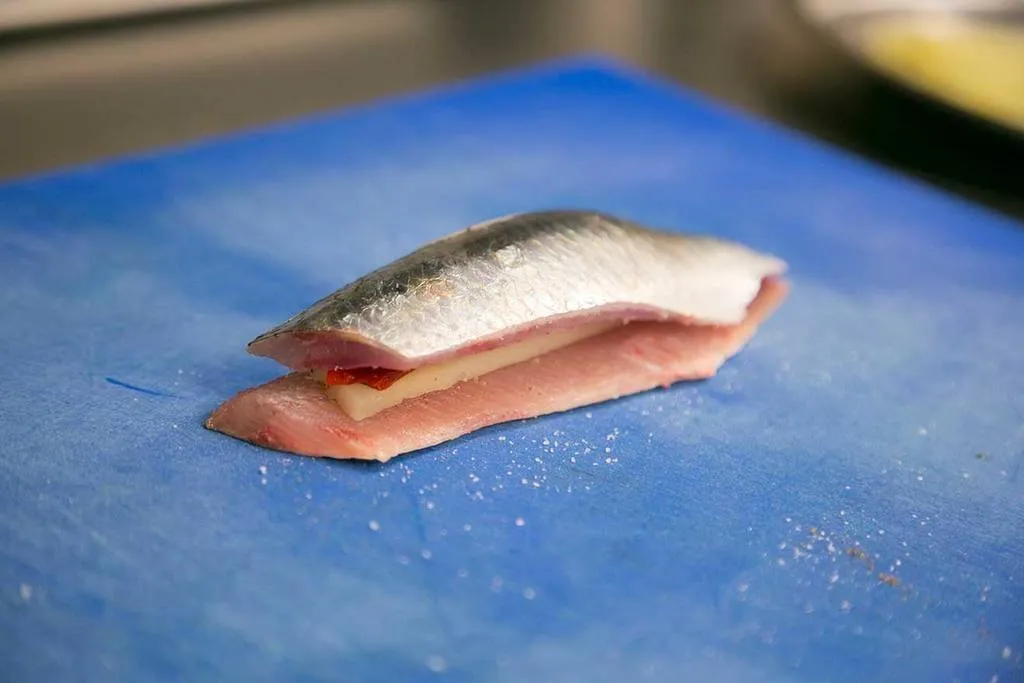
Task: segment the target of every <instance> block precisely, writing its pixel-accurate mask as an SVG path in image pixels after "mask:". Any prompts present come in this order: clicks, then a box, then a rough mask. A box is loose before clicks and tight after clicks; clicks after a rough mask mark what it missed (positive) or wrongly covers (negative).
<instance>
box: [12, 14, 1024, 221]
mask: <svg viewBox="0 0 1024 683" xmlns="http://www.w3.org/2000/svg"><path fill="white" fill-rule="evenodd" d="M908 9H912V10H915V11H916V12H918V13H920V12H925V13H927V15H928V16H927V18H928V23H927V26H926V25H925V24H923V23H921V22H917V23H916V24H914V23H911V24H907V23H906V22H905V20H906V19H907V18H908V12H907V10H908ZM979 16H980V17H982V18H985V19H986V20H987V23H986V24H985V26H986V27H987V28H986V29H985V30H984V31H982V30H981V29H980V28H978V26H980V25H976V24H973V23H970V24H969V23H967V21H966V20H967V19H970V18H972V17H979ZM911 18H913V17H911ZM936 18H938V19H936ZM880 19H887V20H890V19H899V20H901V21H904V24H902V25H900V24H894V23H893V22H892V21H888V22H887V23H886V22H881V21H880ZM883 24H884V26H885V27H886V28H885V31H875V30H874V29H875V28H876V27H878V26H882V25H883ZM922 26H925V28H922ZM965 27H967V28H965ZM1022 27H1024V0H976V1H974V2H964V1H955V0H944V1H943V0H918V1H917V2H911V1H910V0H903V1H902V2H896V1H895V0H888V1H886V0H870V1H869V0H848V1H846V2H840V1H838V0H803V1H801V0H330V1H327V0H0V180H2V179H8V178H15V177H19V176H24V175H28V174H36V173H41V172H46V171H50V170H53V169H57V168H60V167H64V166H68V165H74V164H80V163H84V162H91V161H95V160H98V159H104V158H108V157H111V156H116V155H121V154H126V153H132V152H136V151H140V150H147V149H151V148H156V147H166V146H172V145H175V144H179V143H185V142H191V141H195V140H201V139H204V138H207V137H210V136H214V135H218V134H223V133H229V132H233V131H237V130H241V129H246V128H251V127H254V126H258V125H261V124H266V123H272V122H277V121H281V120H286V119H288V118H291V117H295V116H301V115H307V114H312V113H317V112H322V111H325V110H329V109H333V108H337V107H342V106H345V105H351V104H355V103H362V102H367V101H369V100H372V99H374V98H379V97H382V96H387V95H393V94H399V93H404V92H409V91H412V90H419V89H424V88H428V87H431V86H434V85H438V84H443V83H446V82H451V81H453V80H457V79H463V78H467V77H471V76H476V75H480V74H484V73H487V72H490V71H493V70H498V69H507V68H512V67H517V66H524V65H528V64H531V63H535V62H538V61H542V60H545V59H549V58H553V57H559V56H566V55H573V54H579V53H595V52H599V53H605V54H607V55H610V56H612V57H616V58H619V59H622V60H625V61H627V62H630V63H632V64H635V65H637V66H640V67H642V68H645V69H649V70H652V71H654V72H656V73H658V74H660V75H662V76H664V77H667V78H669V79H671V80H674V81H676V82H678V83H680V84H683V85H686V86H689V87H691V88H694V89H696V90H698V91H701V92H703V93H705V94H706V95H707V96H709V97H712V98H714V99H716V100H718V101H720V102H722V103H725V104H726V105H728V106H731V107H734V108H737V109H740V110H745V111H747V112H750V113H752V114H754V115H757V116H760V117H763V118H767V119H770V120H774V121H776V122H779V123H781V124H783V125H786V126H789V127H792V128H795V129H798V130H800V131H803V132H804V133H806V134H809V135H811V136H814V137H817V138H819V139H821V140H824V141H826V142H828V143H830V144H833V145H838V146H841V147H844V148H846V149H849V150H851V151H853V152H855V153H857V154H860V155H862V156H866V157H868V158H871V159H873V160H875V161H877V162H879V163H882V164H885V165H888V166H890V167H893V168H896V169H899V170H900V171H902V172H905V173H909V174H912V175H914V176H917V177H919V178H921V179H923V180H925V181H927V182H929V183H932V184H935V185H938V186H940V187H943V188H946V189H947V190H950V191H953V192H956V193H958V194H961V195H963V196H966V197H968V198H970V199H973V200H975V201H978V202H982V203H984V204H986V205H987V206H989V207H991V208H993V209H996V210H998V211H1001V212H1004V213H1008V214H1010V215H1013V216H1016V217H1018V218H1024V117H1022V114H1021V111H1022V110H1021V107H1022V106H1024V105H1022V103H1024V52H1022V39H1021V35H1022V33H1021V29H1022ZM983 28H984V27H983ZM869 29H870V30H869ZM968 29H969V30H968ZM887 75H888V76H892V78H889V77H887Z"/></svg>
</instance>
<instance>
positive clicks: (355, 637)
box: [0, 61, 1024, 683]
mask: <svg viewBox="0 0 1024 683" xmlns="http://www.w3.org/2000/svg"><path fill="white" fill-rule="evenodd" d="M567 205H574V206H583V207H594V208H599V209H603V210H607V211H612V212H617V213H621V214H624V215H627V216H630V217H632V218H635V219H638V220H641V221H647V222H650V223H654V224H658V225H663V226H667V227H677V228H680V229H682V228H693V229H696V230H700V231H707V232H713V233H717V234H720V235H725V236H728V237H732V238H737V239H740V240H742V241H745V242H747V243H750V244H752V245H754V246H756V247H758V248H762V249H765V250H768V251H771V252H774V253H777V254H779V255H781V256H783V257H784V258H786V259H787V260H788V261H789V262H790V264H791V266H792V281H793V283H794V291H793V293H792V295H791V297H790V299H789V300H788V301H787V303H786V304H785V306H784V307H783V309H782V310H781V311H780V312H779V313H778V314H777V315H776V317H774V318H773V319H772V320H771V321H770V322H769V323H768V324H767V325H766V326H764V328H763V329H762V330H761V332H760V334H759V335H758V336H757V337H756V338H755V340H754V341H753V342H752V343H751V344H750V346H749V347H748V348H747V349H746V350H745V351H744V352H743V353H742V354H741V355H740V356H738V357H737V358H735V359H734V360H733V361H732V362H731V363H729V364H728V365H727V367H725V368H724V369H723V370H722V372H721V373H720V375H719V376H718V377H716V378H714V379H713V380H711V381H708V382H704V383H698V384H690V385H681V386H677V387H675V388H673V389H671V390H668V391H660V390H659V391H655V392H651V393H648V394H644V395H639V396H634V397H631V398H628V399H625V400H620V401H616V402H612V403H608V404H603V405H600V406H595V407H593V408H590V409H586V410H579V411H576V412H574V413H571V414H566V415H561V416H554V417H549V418H544V419H540V420H535V421H530V422H525V423H516V424H511V425H505V426H500V427H494V428H491V429H487V430H484V431H482V432H479V433H477V434H475V435H472V436H470V437H468V438H464V439H461V440H459V441H457V442H455V443H452V444H449V445H447V446H444V447H440V448H436V449H432V450H429V451H426V452H423V453H422V454H416V455H413V456H408V457H404V458H400V459H397V460H395V461H392V462H391V463H389V464H386V465H383V466H381V465H367V464H352V463H343V462H332V461H318V460H312V459H303V458H298V457H288V456H285V455H282V454H277V453H272V452H269V451H264V450H260V449H257V448H254V447H251V446H248V445H246V444H243V443H240V442H237V441H234V440H231V439H229V438H227V437H224V436H222V435H219V434H214V433H211V432H208V431H205V430H203V429H202V428H201V426H200V423H201V420H202V418H203V417H204V416H205V415H206V413H207V412H208V411H209V410H211V409H212V408H213V407H214V406H216V405H217V404H218V403H219V402H220V401H222V400H224V399H225V398H227V397H228V396H230V395H231V394H232V393H234V392H235V391H237V390H240V389H242V388H244V387H247V386H249V385H252V384H254V383H257V382H260V381H263V380H265V379H268V378H270V377H272V376H274V375H276V374H278V373H279V369H278V367H277V366H275V365H274V364H273V363H271V362H269V361H265V360H262V359H256V358H252V357H248V356H246V355H245V353H244V344H245V342H246V341H248V340H249V339H250V338H251V337H253V336H254V335H255V334H256V333H258V332H260V331H262V330H263V329H265V328H267V327H269V326H270V325H272V324H274V323H276V322H278V321H280V320H281V319H283V318H284V317H286V316H287V315H289V314H291V313H292V312H294V311H296V310H298V309H300V308H303V307H305V306H306V305H307V304H309V303H310V302H312V301H313V300H314V299H315V298H317V297H319V296H321V295H322V294H324V293H326V292H327V291H330V290H332V289H333V288H335V287H337V286H338V285H340V284H342V283H343V282H345V281H347V280H349V279H351V278H353V277H355V276H357V275H360V274H362V273H363V272H365V271H367V270H368V269H370V268H372V267H375V266H378V265H381V264H383V263H384V262H386V261H389V260H391V259H392V258H394V257H397V256H399V255H401V254H403V253H405V252H407V251H409V250H410V249H412V248H415V247H416V246H418V245H419V244H420V243H422V242H423V241H425V240H427V239H429V238H433V237H437V236H439V235H442V234H444V233H447V232H450V231H451V230H453V229H456V228H458V227H461V226H464V225H466V224H469V223H472V222H475V221H477V220H481V219H485V218H488V217H493V216H495V215H498V214H502V213H506V212H511V211H517V210H528V209H536V208H542V207H548V206H567ZM0 273H2V275H0V348H2V349H3V353H4V362H3V364H2V365H0V384H2V386H3V392H2V393H0V443H2V447H0V448H2V459H0V633H2V634H3V638H2V639H0V679H2V680H4V681H17V682H19V683H21V682H33V683H34V682H36V681H47V682H49V681H70V680H79V681H143V680H144V681H171V680H190V681H225V680H245V681H283V680H292V681H386V682H388V683H392V682H396V681H420V680H434V679H443V680H449V681H522V680H538V681H581V682H582V681H586V682H588V683H599V682H602V681H622V680H632V681H684V680H694V681H712V680H713V681H869V680H870V681H901V682H903V681H964V682H967V681H993V680H996V678H995V677H996V676H998V680H999V681H1001V682H1002V683H1006V682H1008V681H1014V680H1016V681H1020V680H1024V669H1022V660H1021V653H1022V652H1024V473H1022V472H1021V462H1022V458H1024V351H1022V349H1024V343H1022V339H1024V230H1021V226H1020V225H1018V224H1014V223H1011V222H1010V221H1008V220H1005V219H1003V218H1000V217H996V216H994V215H991V214H989V213H986V212H985V211H982V210H980V209H978V208H976V207H973V206H970V205H967V204H965V203H962V202H960V201H958V200H955V199H953V198H950V197H947V196H944V195H940V194H938V193H936V192H933V191H931V190H929V189H926V188H924V187H922V186H919V185H917V184H914V183H912V182H909V181H907V180H905V179H902V178H899V177H895V176H892V175H889V174H886V173H883V172H880V171H879V170H878V169H876V168H874V167H872V166H869V165H867V164H865V163H862V162H860V161H857V160H853V159H850V158H847V157H845V156H842V155H840V154H839V153H837V152H835V151H833V150H829V149H824V148H821V147H819V146H816V145H815V144H812V143H810V142H808V141H806V140H804V139H802V138H800V137H798V136H795V135H793V134H790V133H788V132H785V131H780V130H777V129H774V128H772V127H771V126H769V125H766V124H763V123H760V122H756V121H751V120H748V119H745V118H742V117H740V116H738V115H736V114H735V113H731V112H727V111H723V110H722V109H720V108H718V107H716V106H714V105H711V104H709V103H707V102H704V101H702V100H700V99H699V98H694V97H692V96H691V95H689V94H687V93H684V92H681V91H678V90H675V89H673V88H671V87H668V86H666V85H664V84H661V83H658V82H654V81H652V80H650V79H648V78H647V77H645V76H640V75H637V74H632V73H629V72H626V71H622V70H619V69H617V68H615V67H610V66H608V65H607V64H602V63H600V62H593V63H591V62H585V61H584V62H569V63H561V64H555V65H553V66H547V67H544V68H541V69H538V70H534V71H529V72H521V73H514V74H504V75H502V76H500V77H498V78H495V79H491V80H485V81H480V82H474V83H470V84H466V85H463V86H460V87H457V88H452V89H448V90H446V91H443V92H435V93H429V94H423V95H417V96H415V97H411V98H406V99H402V100H396V101H390V102H387V103H382V104H380V105H378V106H374V107H368V108H363V109H359V110H352V111H348V112H343V113H340V114H337V115H331V116H327V117H322V118H317V119H314V120H305V121H302V122H298V123H295V124H293V125H286V126H279V127H275V128H273V129H269V130H262V131H258V132H255V133H252V134H246V135H242V136H237V137H233V138H230V139H226V140H217V141H212V142H210V143H208V144H204V145H201V146H197V147H191V148H188V149H183V150H171V151H167V152H160V153H155V154H153V155H149V156H146V157H140V158H134V159H130V160H123V161H118V162H116V163H110V164H101V165H97V166H94V167H88V168H79V169H74V170H70V171H68V172H65V173H61V174H59V175H55V176H50V177H45V178H34V179H30V180H26V181H24V182H18V183H13V184H8V185H6V186H3V187H0ZM262 468H265V470H264V469H262ZM852 548H859V549H861V550H860V551H858V552H853V551H851V549H852ZM851 552H852V554H851ZM861 553H863V555H861ZM869 565H871V568H869ZM880 572H886V573H889V574H892V575H893V576H895V577H898V580H899V585H897V586H890V585H887V584H886V583H883V582H880V580H879V576H878V575H879V573H880Z"/></svg>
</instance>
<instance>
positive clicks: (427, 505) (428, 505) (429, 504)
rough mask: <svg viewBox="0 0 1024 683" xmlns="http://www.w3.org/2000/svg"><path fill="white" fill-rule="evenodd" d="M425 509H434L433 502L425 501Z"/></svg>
mask: <svg viewBox="0 0 1024 683" xmlns="http://www.w3.org/2000/svg"><path fill="white" fill-rule="evenodd" d="M426 508H427V509H428V510H433V509H434V501H432V500H428V501H427V504H426Z"/></svg>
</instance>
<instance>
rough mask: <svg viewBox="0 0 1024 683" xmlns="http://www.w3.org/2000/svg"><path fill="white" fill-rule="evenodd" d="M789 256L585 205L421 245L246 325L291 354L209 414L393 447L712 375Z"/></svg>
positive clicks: (365, 451) (778, 290) (350, 444)
mask: <svg viewBox="0 0 1024 683" xmlns="http://www.w3.org/2000/svg"><path fill="white" fill-rule="evenodd" d="M785 270H786V264H785V263H784V262H783V261H781V260H780V259H777V258H775V257H772V256H768V255H765V254H761V253H758V252H756V251H753V250H751V249H749V248H747V247H745V246H743V245H740V244H736V243H733V242H728V241H724V240H721V239H716V238H712V237H706V236H694V235H683V234H674V233H669V232H662V231H657V230H653V229H651V228H646V227H642V226H640V225H637V224H635V223H632V222H629V221H626V220H623V219H620V218H616V217H613V216H609V215H605V214H599V213H592V212H582V211H549V212H536V213H528V214H517V215H513V216H507V217H504V218H500V219H496V220H492V221H488V222H486V223H483V224H480V225H477V226H474V227H471V228H469V229H467V230H464V231H462V232H459V233H455V234H453V235H450V236H448V237H446V238H443V239H441V240H438V241H435V242H432V243H430V244H427V245H425V246H424V247H422V248H420V249H419V250H417V251H415V252H413V253H412V254H410V255H408V256H406V257H404V258H402V259H400V260H398V261H396V262H394V263H392V264H390V265H388V266H385V267H383V268H381V269H379V270H377V271H375V272H373V273H371V274H369V275H367V276H365V277H363V278H361V279H359V280H357V281H356V282H353V283H352V284H350V285H348V286H346V287H344V288H342V289H340V290H338V291H337V292H335V293H334V294H331V295H330V296H328V297H326V298H324V299H322V300H320V301H319V302H317V303H315V304H314V305H313V306H311V307H310V308H308V309H307V310H305V311H303V312H302V313H299V314H298V315H296V316H294V317H293V318H291V319H290V320H288V321H286V322H285V323H283V324H281V325H279V326H277V327H275V328H274V329H272V330H270V331H268V332H266V333H264V334H262V335H260V336H259V337H257V338H256V339H255V340H253V341H252V342H251V343H250V345H249V349H250V351H251V352H252V353H254V354H257V355H264V356H269V357H272V358H275V359H276V360H278V361H279V362H281V363H282V364H284V365H286V366H288V367H290V368H291V369H292V370H293V372H292V373H291V374H289V375H287V376H286V377H283V378H280V379H278V380H275V381H273V382H269V383H267V384H265V385H262V386H260V387H256V388H253V389H249V390H247V391H243V392H242V393H240V394H238V395H237V396H235V397H234V398H232V399H230V400H228V401H226V402H225V403H224V404H223V405H222V406H220V407H219V408H218V409H217V410H215V411H214V412H213V413H212V414H211V416H210V417H209V418H208V420H207V422H206V425H207V427H209V428H211V429H215V430H218V431H221V432H224V433H226V434H230V435H232V436H235V437H237V438H240V439H244V440H246V441H249V442H252V443H255V444H259V445H263V446H267V447H270V448H276V449H279V450H284V451H289V452H293V453H301V454H305V455H314V456H328V457H337V458H364V459H377V460H387V459H389V458H391V457H394V456H396V455H400V454H402V453H407V452H410V451H414V450H418V449H421V448H424V447H427V446H431V445H435V444H438V443H442V442H444V441H447V440H449V439H453V438H457V437H458V436H461V435H463V434H466V433H468V432H471V431H474V430H476V429H480V428H482V427H485V426H488V425H491V424H496V423H498V422H504V421H507V420H512V419H520V418H525V417H535V416H539V415H543V414H548V413H552V412H557V411H562V410H568V409H570V408H574V407H578V406H581V405H587V404H590V403H596V402H599V401H604V400H608V399H612V398H616V397H619V396H623V395H627V394H631V393H636V392H639V391H644V390H648V389H651V388H654V387H657V386H659V385H663V386H667V385H669V384H671V383H673V382H676V381H680V380H684V379H699V378H704V377H710V376H711V375H713V374H714V373H715V372H716V371H717V368H718V367H719V366H720V365H721V364H722V363H723V362H724V361H725V360H726V359H727V358H728V357H729V356H731V355H732V354H734V353H736V352H737V351H738V350H739V349H740V348H741V347H742V346H743V345H744V344H745V343H746V341H747V340H748V339H749V338H750V337H751V336H752V335H753V334H754V332H755V331H756V329H757V327H758V325H759V324H760V323H761V322H762V321H763V320H765V319H766V318H767V317H768V316H769V315H770V314H771V313H772V312H773V311H774V310H775V308H776V307H777V306H778V305H779V304H780V303H781V302H782V300H783V299H784V298H785V296H786V293H787V291H788V286H787V285H786V284H785V282H784V281H783V280H782V274H783V273H784V272H785Z"/></svg>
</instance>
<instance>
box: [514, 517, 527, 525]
mask: <svg viewBox="0 0 1024 683" xmlns="http://www.w3.org/2000/svg"><path fill="white" fill-rule="evenodd" d="M524 524H526V520H525V519H523V518H522V517H516V526H523V525H524Z"/></svg>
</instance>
